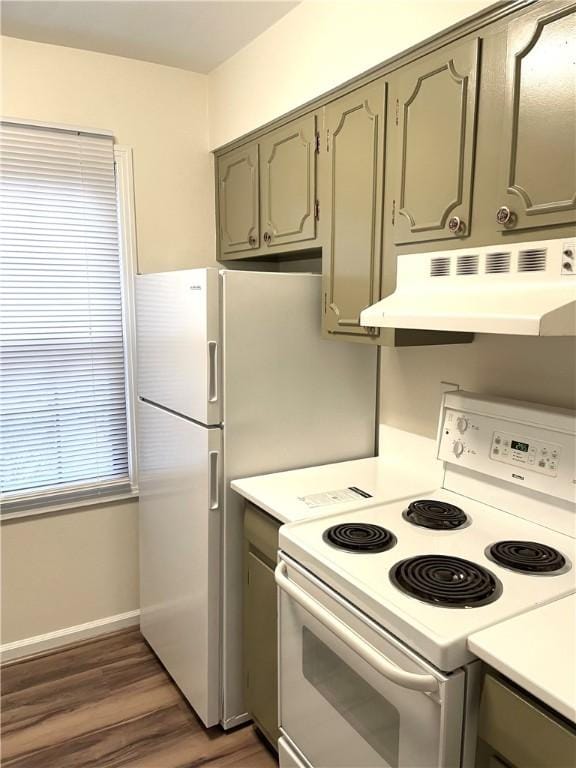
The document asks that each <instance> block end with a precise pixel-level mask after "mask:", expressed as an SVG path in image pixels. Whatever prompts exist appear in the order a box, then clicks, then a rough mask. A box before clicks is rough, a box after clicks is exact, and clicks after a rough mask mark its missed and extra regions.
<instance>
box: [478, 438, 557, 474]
mask: <svg viewBox="0 0 576 768" xmlns="http://www.w3.org/2000/svg"><path fill="white" fill-rule="evenodd" d="M561 453H562V446H560V445H558V444H556V443H544V442H542V441H541V440H535V439H534V438H527V437H526V436H524V435H514V434H510V433H506V432H494V435H493V436H492V446H491V449H490V455H491V458H492V459H493V460H494V461H502V462H504V464H511V465H512V466H514V465H515V466H521V467H526V468H527V469H532V470H534V472H542V473H544V474H546V475H550V476H552V477H556V475H557V474H558V463H559V461H560V456H561Z"/></svg>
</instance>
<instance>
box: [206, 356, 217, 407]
mask: <svg viewBox="0 0 576 768" xmlns="http://www.w3.org/2000/svg"><path fill="white" fill-rule="evenodd" d="M217 400H218V343H217V342H216V341H209V342H208V402H210V403H215V402H216V401H217Z"/></svg>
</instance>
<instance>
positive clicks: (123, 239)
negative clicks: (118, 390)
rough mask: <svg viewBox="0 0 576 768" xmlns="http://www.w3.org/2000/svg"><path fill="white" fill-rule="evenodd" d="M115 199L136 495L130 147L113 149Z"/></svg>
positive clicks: (134, 265) (134, 268)
mask: <svg viewBox="0 0 576 768" xmlns="http://www.w3.org/2000/svg"><path fill="white" fill-rule="evenodd" d="M114 163H115V166H116V191H117V198H118V243H119V247H120V264H121V268H122V316H123V322H124V369H125V372H126V413H127V416H128V461H129V473H130V482H131V483H132V487H133V489H134V490H135V492H137V483H138V454H137V447H136V446H137V443H136V299H135V290H134V278H135V275H136V272H137V265H138V251H137V243H136V214H135V208H134V173H133V165H132V148H131V147H125V146H121V145H118V144H116V145H115V146H114Z"/></svg>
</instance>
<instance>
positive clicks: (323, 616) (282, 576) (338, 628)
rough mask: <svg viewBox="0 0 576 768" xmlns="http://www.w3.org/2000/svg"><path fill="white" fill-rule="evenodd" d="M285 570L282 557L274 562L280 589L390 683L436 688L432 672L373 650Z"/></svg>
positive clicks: (426, 690) (436, 683) (286, 568)
mask: <svg viewBox="0 0 576 768" xmlns="http://www.w3.org/2000/svg"><path fill="white" fill-rule="evenodd" d="M287 573H288V566H287V565H286V563H285V562H284V561H282V560H281V561H280V562H279V563H278V565H277V566H276V571H275V573H274V576H275V578H276V584H277V585H278V586H279V587H280V589H282V590H283V591H284V592H286V594H287V595H289V596H290V597H291V598H292V599H293V600H295V601H296V602H297V603H298V604H299V605H301V606H302V608H304V609H305V610H306V611H308V613H310V614H311V615H312V616H313V617H314V618H315V619H317V620H318V621H319V622H320V623H321V624H323V625H324V626H325V627H326V629H329V630H330V631H331V632H332V633H333V634H334V635H336V637H337V638H338V639H339V640H341V641H342V642H343V643H344V644H345V645H347V646H348V648H350V649H351V650H353V651H354V652H355V653H357V654H358V656H360V658H361V659H364V661H365V662H367V663H368V664H370V666H371V667H372V668H373V669H375V670H376V672H378V673H379V674H381V675H382V676H383V677H385V678H386V679H387V680H390V682H391V683H395V684H396V685H399V686H401V687H402V688H409V689H410V690H412V691H423V692H424V693H433V692H436V691H437V690H438V680H436V678H435V677H434V676H433V675H418V674H415V673H414V672H406V671H405V670H404V669H401V668H400V667H397V666H396V665H395V664H393V663H392V662H391V661H390V660H389V659H387V658H386V657H385V656H384V655H383V654H381V653H380V652H379V651H378V650H376V648H374V646H373V645H371V644H370V643H367V642H366V641H365V640H363V639H362V638H361V637H360V635H358V634H356V632H354V631H353V630H352V629H350V627H347V626H346V624H344V622H343V621H341V620H340V619H339V618H337V617H336V616H334V614H333V613H330V611H328V610H326V608H324V606H323V605H321V604H320V603H319V602H318V601H317V600H314V598H313V597H310V595H308V594H307V593H306V592H305V591H304V590H303V589H302V588H301V587H299V586H298V585H297V584H295V583H294V582H293V581H292V580H291V579H289V578H288V576H287Z"/></svg>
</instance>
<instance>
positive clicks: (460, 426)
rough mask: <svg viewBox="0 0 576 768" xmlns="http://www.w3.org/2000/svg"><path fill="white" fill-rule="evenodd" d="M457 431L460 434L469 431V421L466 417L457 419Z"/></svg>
mask: <svg viewBox="0 0 576 768" xmlns="http://www.w3.org/2000/svg"><path fill="white" fill-rule="evenodd" d="M456 429H457V430H458V432H460V434H462V433H463V432H466V430H467V429H468V419H467V418H466V417H465V416H458V418H457V419H456Z"/></svg>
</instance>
